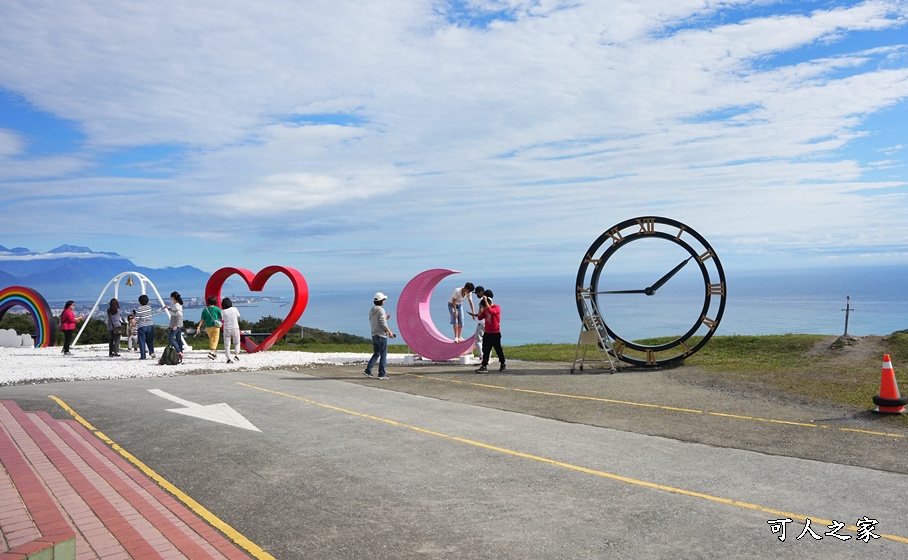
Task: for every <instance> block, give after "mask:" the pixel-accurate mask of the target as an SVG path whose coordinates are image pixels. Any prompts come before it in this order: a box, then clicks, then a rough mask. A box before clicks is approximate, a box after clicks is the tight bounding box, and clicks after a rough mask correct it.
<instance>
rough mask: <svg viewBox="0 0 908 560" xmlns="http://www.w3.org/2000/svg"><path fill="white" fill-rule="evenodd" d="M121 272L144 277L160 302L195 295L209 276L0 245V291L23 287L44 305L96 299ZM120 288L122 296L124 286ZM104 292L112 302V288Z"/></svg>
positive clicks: (64, 249)
mask: <svg viewBox="0 0 908 560" xmlns="http://www.w3.org/2000/svg"><path fill="white" fill-rule="evenodd" d="M122 272H138V273H140V274H142V275H144V276H146V277H147V278H148V279H149V280H151V281H152V282H153V283H154V285H155V287H156V288H157V289H158V291H159V292H160V293H161V296H162V297H164V298H165V299H166V298H167V296H168V295H169V294H170V292H172V291H174V290H176V291H178V292H180V293H181V294H184V295H187V296H201V295H203V294H204V292H205V284H206V283H207V282H208V278H209V277H210V276H211V274H210V273H208V272H205V271H203V270H199V269H198V268H194V267H191V266H180V267H176V268H174V267H167V268H146V267H142V266H136V265H135V264H134V263H133V262H132V261H131V260H129V259H127V258H126V257H123V256H121V255H118V254H117V253H109V252H97V251H92V250H91V249H89V248H88V247H78V246H74V245H60V246H59V247H57V248H56V249H51V250H50V251H48V252H46V253H37V252H35V251H31V250H29V249H26V248H24V247H14V248H12V249H7V248H6V247H4V246H3V245H0V289H2V288H4V287H7V286H25V287H27V288H32V289H34V290H37V291H38V292H39V293H40V294H41V295H43V296H44V298H45V299H47V300H61V299H74V300H80V299H94V298H97V297H98V296H99V295H100V294H101V290H103V289H104V286H106V285H107V283H108V282H110V281H111V280H112V279H113V278H114V277H115V276H116V275H118V274H120V273H122ZM134 280H136V292H135V293H136V294H139V293H141V292H140V291H139V289H138V281H137V279H134ZM241 284H242V283H241ZM120 286H121V287H120V292H121V294H122V293H123V289H124V288H123V286H124V283H123V282H121V284H120ZM225 287H226V286H225ZM149 291H150V290H149ZM108 293H110V294H111V296H110V297H113V296H112V293H113V290H112V289H111V290H109V291H108ZM121 299H122V296H121Z"/></svg>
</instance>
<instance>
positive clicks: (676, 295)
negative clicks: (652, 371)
mask: <svg viewBox="0 0 908 560" xmlns="http://www.w3.org/2000/svg"><path fill="white" fill-rule="evenodd" d="M576 286H577V288H576V295H577V310H578V312H579V313H580V318H581V320H583V319H584V315H585V307H586V305H585V304H586V303H587V302H585V301H583V299H584V297H585V298H586V299H587V301H592V303H593V304H594V307H593V309H594V310H596V311H597V312H598V314H599V318H600V319H601V324H602V325H604V329H605V331H607V333H608V336H609V338H611V339H612V340H613V341H614V342H613V343H612V349H611V350H610V352H609V353H610V354H612V355H613V356H614V357H615V358H617V359H618V360H621V361H622V362H626V363H629V364H632V365H635V366H640V367H663V366H672V365H677V364H678V363H679V362H681V360H683V359H684V358H686V357H687V356H690V355H691V354H693V353H694V352H696V351H697V350H699V349H700V348H702V347H703V345H705V344H706V343H707V342H708V341H709V339H710V338H711V337H712V335H713V334H714V333H715V332H716V328H717V327H718V326H719V321H721V320H722V314H723V313H724V312H725V298H726V286H725V272H724V271H723V270H722V263H721V262H719V257H718V256H717V255H716V253H715V251H714V250H713V248H712V247H711V246H710V244H709V243H708V242H707V241H706V239H704V238H703V236H702V235H700V234H699V233H697V232H696V231H694V230H693V228H691V227H689V226H687V225H685V224H683V223H681V222H679V221H677V220H672V219H669V218H662V217H659V216H644V217H640V218H631V219H629V220H625V221H623V222H621V223H619V224H617V225H615V226H614V227H612V228H610V229H609V230H607V231H606V232H605V233H603V234H602V235H600V236H599V238H598V239H596V241H595V242H594V243H593V244H592V245H591V246H590V248H589V250H588V251H587V252H586V255H585V256H584V258H583V262H582V263H581V264H580V270H578V271H577V284H576Z"/></svg>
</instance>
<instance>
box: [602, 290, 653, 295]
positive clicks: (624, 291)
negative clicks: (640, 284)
mask: <svg viewBox="0 0 908 560" xmlns="http://www.w3.org/2000/svg"><path fill="white" fill-rule="evenodd" d="M593 293H594V294H645V293H647V291H646V290H608V291H605V292H593Z"/></svg>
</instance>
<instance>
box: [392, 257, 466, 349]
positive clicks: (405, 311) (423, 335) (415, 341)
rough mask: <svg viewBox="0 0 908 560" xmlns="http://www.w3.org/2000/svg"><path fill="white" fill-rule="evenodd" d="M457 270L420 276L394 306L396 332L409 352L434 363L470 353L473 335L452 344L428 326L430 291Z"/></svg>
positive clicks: (438, 270)
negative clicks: (407, 346) (397, 331)
mask: <svg viewBox="0 0 908 560" xmlns="http://www.w3.org/2000/svg"><path fill="white" fill-rule="evenodd" d="M459 273H460V271H459V270H449V269H447V268H433V269H432V270H427V271H425V272H420V273H419V274H417V275H416V276H415V277H414V278H413V279H412V280H410V281H409V282H408V283H407V285H406V286H404V290H403V291H402V292H401V293H400V300H399V301H398V302H397V328H398V329H399V330H400V336H401V337H402V338H403V339H404V342H406V343H407V345H409V346H410V348H411V349H412V350H413V352H414V353H415V354H417V355H419V356H422V357H423V358H428V359H430V360H435V361H443V360H451V359H453V358H457V357H458V356H462V355H464V354H466V353H467V352H469V351H470V350H472V349H473V345H474V344H473V342H474V339H475V338H476V337H475V335H474V336H471V337H470V338H468V339H466V340H464V341H463V342H454V341H453V340H451V339H450V338H448V337H446V336H445V335H443V334H441V333H440V332H439V331H438V329H437V328H436V327H435V323H433V322H432V314H431V313H430V312H429V299H430V298H431V297H432V290H434V289H435V286H437V285H438V283H439V282H441V281H442V279H443V278H445V277H447V276H450V275H452V274H459Z"/></svg>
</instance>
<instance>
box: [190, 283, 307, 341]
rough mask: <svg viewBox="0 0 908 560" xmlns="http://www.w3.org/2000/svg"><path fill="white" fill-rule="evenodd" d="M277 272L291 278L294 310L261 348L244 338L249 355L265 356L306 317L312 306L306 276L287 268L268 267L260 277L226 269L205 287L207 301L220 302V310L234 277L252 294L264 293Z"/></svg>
mask: <svg viewBox="0 0 908 560" xmlns="http://www.w3.org/2000/svg"><path fill="white" fill-rule="evenodd" d="M278 272H280V273H281V274H284V275H285V276H287V277H288V278H290V282H291V283H292V284H293V306H292V307H291V308H290V313H288V314H287V318H286V319H284V322H283V323H281V324H280V325H278V327H277V329H276V330H275V331H274V332H273V333H271V334H270V335H269V336H268V338H266V339H265V340H264V341H262V343H261V344H255V342H253V341H252V340H251V339H250V338H249V337H248V336H244V337H242V344H243V349H244V350H246V352H249V353H250V354H252V353H253V352H264V351H265V350H267V349H269V348H271V346H272V345H273V344H274V343H275V342H277V341H278V340H280V339H281V337H282V336H284V335H285V334H287V333H288V332H289V331H290V329H291V328H292V327H293V325H295V324H296V321H297V320H298V319H299V318H300V317H302V316H303V311H305V310H306V304H307V303H309V285H308V284H306V279H305V278H303V275H302V274H300V273H299V271H298V270H296V269H293V268H288V267H285V266H277V265H273V266H268V267H265V268H263V269H262V270H260V271H259V273H258V274H253V273H252V272H251V271H249V270H246V269H245V268H233V267H226V268H222V269H220V270H218V271H216V272H215V273H214V274H212V275H211V278H209V279H208V284H206V285H205V301H208V298H209V297H211V296H214V297H215V299H216V300H217V302H218V307H220V302H221V288H222V287H223V286H224V282H225V281H226V280H227V279H228V278H230V277H231V276H233V275H234V274H238V275H239V276H241V277H242V278H243V280H245V281H246V285H247V286H249V289H250V290H252V291H253V292H261V291H262V288H263V287H264V286H265V283H266V282H268V279H269V278H271V277H272V276H274V275H275V274H277V273H278Z"/></svg>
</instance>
